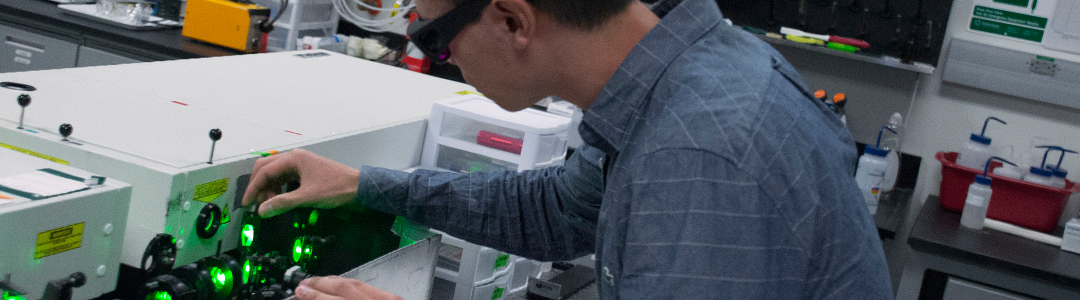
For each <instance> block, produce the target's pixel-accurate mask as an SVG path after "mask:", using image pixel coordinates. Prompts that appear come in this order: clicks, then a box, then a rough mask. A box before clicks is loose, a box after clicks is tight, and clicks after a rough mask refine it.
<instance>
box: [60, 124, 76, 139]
mask: <svg viewBox="0 0 1080 300" xmlns="http://www.w3.org/2000/svg"><path fill="white" fill-rule="evenodd" d="M74 130H75V129H74V128H71V124H68V123H64V124H60V135H61V136H63V137H64V139H65V140H67V137H69V136H71V132H72V131H74Z"/></svg>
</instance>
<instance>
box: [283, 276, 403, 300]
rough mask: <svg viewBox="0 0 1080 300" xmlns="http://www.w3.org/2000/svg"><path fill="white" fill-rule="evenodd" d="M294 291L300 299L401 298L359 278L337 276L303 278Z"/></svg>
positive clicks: (391, 299)
mask: <svg viewBox="0 0 1080 300" xmlns="http://www.w3.org/2000/svg"><path fill="white" fill-rule="evenodd" d="M295 292H296V297H297V298H300V300H402V299H401V297H398V296H396V295H394V294H391V293H388V292H386V291H383V290H380V289H378V288H376V287H374V286H371V285H369V284H366V283H363V282H361V281H359V280H356V279H348V278H342V277H337V276H330V277H315V278H308V279H304V281H301V282H300V286H298V287H296V291H295Z"/></svg>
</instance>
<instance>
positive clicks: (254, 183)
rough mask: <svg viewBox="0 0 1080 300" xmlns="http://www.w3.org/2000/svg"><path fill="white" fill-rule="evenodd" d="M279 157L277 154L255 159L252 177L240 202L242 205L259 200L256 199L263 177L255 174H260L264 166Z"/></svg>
mask: <svg viewBox="0 0 1080 300" xmlns="http://www.w3.org/2000/svg"><path fill="white" fill-rule="evenodd" d="M277 158H278V157H277V156H270V157H263V158H260V159H257V160H255V168H253V169H252V170H251V176H252V178H250V179H249V181H248V186H247V188H245V189H244V198H243V200H241V202H240V204H241V205H243V206H247V205H249V204H251V203H255V202H257V201H258V199H256V198H257V197H256V196H257V192H258V191H259V187H261V186H262V184H263V182H262V180H263V179H260V178H256V177H255V175H258V174H260V173H259V170H261V169H262V167H263V166H265V165H266V164H268V163H270V162H272V161H274V160H276V159H277Z"/></svg>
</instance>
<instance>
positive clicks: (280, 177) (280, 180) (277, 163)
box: [242, 158, 296, 205]
mask: <svg viewBox="0 0 1080 300" xmlns="http://www.w3.org/2000/svg"><path fill="white" fill-rule="evenodd" d="M295 173H296V166H294V164H293V163H291V160H289V159H280V158H279V159H275V160H271V161H269V162H267V163H265V164H264V165H262V166H260V167H259V170H258V171H257V172H253V173H251V181H249V182H248V187H247V189H246V190H245V191H244V200H243V202H242V204H243V205H247V204H251V203H257V202H259V201H263V200H265V199H258V197H255V196H257V195H259V194H260V192H262V191H275V192H276V191H277V190H278V189H280V188H281V185H282V184H284V183H285V181H286V180H287V179H288V178H290V177H292V176H295Z"/></svg>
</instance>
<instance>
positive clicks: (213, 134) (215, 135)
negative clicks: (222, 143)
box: [210, 128, 221, 142]
mask: <svg viewBox="0 0 1080 300" xmlns="http://www.w3.org/2000/svg"><path fill="white" fill-rule="evenodd" d="M220 139H221V129H217V128H214V129H210V140H212V141H215V142H216V141H218V140H220Z"/></svg>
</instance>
